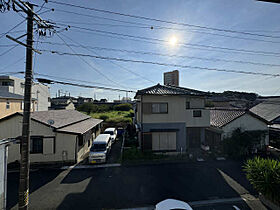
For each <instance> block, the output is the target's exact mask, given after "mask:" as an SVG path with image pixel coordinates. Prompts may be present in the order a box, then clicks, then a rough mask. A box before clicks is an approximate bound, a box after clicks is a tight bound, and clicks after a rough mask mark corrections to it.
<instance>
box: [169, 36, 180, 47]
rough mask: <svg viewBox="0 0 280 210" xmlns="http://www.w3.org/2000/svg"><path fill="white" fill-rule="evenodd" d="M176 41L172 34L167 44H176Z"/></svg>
mask: <svg viewBox="0 0 280 210" xmlns="http://www.w3.org/2000/svg"><path fill="white" fill-rule="evenodd" d="M177 42H178V39H177V37H176V36H172V37H171V38H170V39H169V44H170V45H172V46H174V45H176V44H177Z"/></svg>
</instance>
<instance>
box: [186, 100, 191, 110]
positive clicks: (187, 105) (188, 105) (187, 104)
mask: <svg viewBox="0 0 280 210" xmlns="http://www.w3.org/2000/svg"><path fill="white" fill-rule="evenodd" d="M190 107H191V106H190V102H189V101H186V109H189V108H190Z"/></svg>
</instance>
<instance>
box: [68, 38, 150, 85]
mask: <svg viewBox="0 0 280 210" xmlns="http://www.w3.org/2000/svg"><path fill="white" fill-rule="evenodd" d="M64 36H65V37H66V38H68V39H69V40H71V41H72V42H75V43H77V44H78V46H80V47H82V48H85V49H87V50H89V51H90V52H93V53H94V54H96V55H99V54H98V53H96V52H95V51H93V50H90V49H92V48H89V47H86V46H83V45H81V44H80V43H78V42H77V41H74V40H73V39H71V38H70V37H68V36H66V35H65V34H64ZM69 46H71V45H70V44H69ZM99 56H100V55H99ZM109 62H110V63H112V64H113V65H116V66H118V67H119V68H121V69H123V70H125V71H127V72H129V73H132V74H133V75H136V76H138V77H140V78H142V79H144V80H146V81H148V82H151V83H153V84H154V83H155V82H154V81H152V80H150V79H148V78H146V77H143V76H141V75H140V74H137V73H136V72H133V71H131V70H130V69H127V68H125V67H123V66H121V65H119V64H117V63H115V62H113V61H111V60H109Z"/></svg>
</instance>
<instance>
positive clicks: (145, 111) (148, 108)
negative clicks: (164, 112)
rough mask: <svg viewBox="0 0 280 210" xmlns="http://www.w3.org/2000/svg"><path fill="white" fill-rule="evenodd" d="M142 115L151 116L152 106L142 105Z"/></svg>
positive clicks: (148, 104) (149, 104)
mask: <svg viewBox="0 0 280 210" xmlns="http://www.w3.org/2000/svg"><path fill="white" fill-rule="evenodd" d="M143 114H152V104H151V103H143Z"/></svg>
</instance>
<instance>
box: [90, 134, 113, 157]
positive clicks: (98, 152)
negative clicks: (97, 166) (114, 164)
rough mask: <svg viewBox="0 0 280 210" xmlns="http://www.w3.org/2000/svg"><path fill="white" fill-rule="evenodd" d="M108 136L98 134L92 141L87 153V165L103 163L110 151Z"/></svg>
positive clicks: (109, 138) (109, 137)
mask: <svg viewBox="0 0 280 210" xmlns="http://www.w3.org/2000/svg"><path fill="white" fill-rule="evenodd" d="M111 144H112V142H111V136H110V134H99V135H98V136H97V137H96V139H95V140H94V141H93V144H92V146H91V148H90V152H89V158H88V161H89V163H105V162H106V160H107V157H108V154H109V152H110V150H111Z"/></svg>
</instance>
